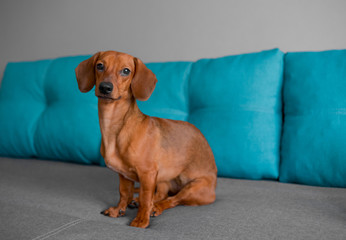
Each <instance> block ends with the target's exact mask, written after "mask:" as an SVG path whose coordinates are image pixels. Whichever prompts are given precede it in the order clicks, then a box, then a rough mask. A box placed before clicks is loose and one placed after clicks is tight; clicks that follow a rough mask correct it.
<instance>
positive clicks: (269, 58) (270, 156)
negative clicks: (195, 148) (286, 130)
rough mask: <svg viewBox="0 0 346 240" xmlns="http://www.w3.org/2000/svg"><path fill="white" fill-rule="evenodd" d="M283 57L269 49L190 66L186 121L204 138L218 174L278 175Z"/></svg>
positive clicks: (268, 176) (268, 177)
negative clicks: (212, 155)
mask: <svg viewBox="0 0 346 240" xmlns="http://www.w3.org/2000/svg"><path fill="white" fill-rule="evenodd" d="M283 55H284V54H283V53H282V52H281V51H280V50H278V49H274V50H269V51H263V52H259V53H251V54H242V55H236V56H227V57H223V58H217V59H202V60H199V61H197V62H196V63H194V64H193V67H192V70H191V76H190V85H189V93H190V108H191V113H190V115H189V121H190V122H191V123H193V124H195V125H196V126H197V127H198V128H199V129H200V130H201V131H202V133H203V134H204V135H205V137H206V138H207V140H208V142H209V144H210V146H211V148H212V150H213V153H214V156H215V159H216V164H217V167H218V174H219V176H222V177H233V178H247V179H277V178H278V176H279V148H280V135H281V123H282V121H281V120H282V119H281V117H282V112H281V87H282V75H283Z"/></svg>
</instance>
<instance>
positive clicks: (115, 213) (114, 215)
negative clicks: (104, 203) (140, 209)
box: [101, 207, 125, 218]
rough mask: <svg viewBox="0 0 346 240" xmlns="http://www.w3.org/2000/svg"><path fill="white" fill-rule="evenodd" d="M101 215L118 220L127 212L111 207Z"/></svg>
mask: <svg viewBox="0 0 346 240" xmlns="http://www.w3.org/2000/svg"><path fill="white" fill-rule="evenodd" d="M101 214H103V215H105V216H108V217H112V218H117V217H122V216H124V215H125V210H122V209H120V208H118V207H110V208H108V209H106V210H104V211H102V212H101Z"/></svg>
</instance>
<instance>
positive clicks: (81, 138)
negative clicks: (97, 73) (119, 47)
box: [0, 56, 101, 164]
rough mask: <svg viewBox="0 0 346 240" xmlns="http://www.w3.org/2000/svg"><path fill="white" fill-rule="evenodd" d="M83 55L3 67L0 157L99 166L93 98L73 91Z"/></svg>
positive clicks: (95, 100)
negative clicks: (33, 158) (76, 68)
mask: <svg viewBox="0 0 346 240" xmlns="http://www.w3.org/2000/svg"><path fill="white" fill-rule="evenodd" d="M84 59H86V57H85V56H78V57H65V58H58V59H54V60H45V61H36V62H21V63H9V64H8V66H7V68H6V70H5V73H4V78H3V81H2V86H1V91H0V102H1V104H0V114H1V116H2V117H1V118H0V132H1V133H2V134H0V142H1V144H0V155H1V156H11V157H21V158H28V157H38V158H44V159H54V160H61V161H71V162H78V163H85V164H98V163H100V159H101V156H100V151H99V147H100V141H101V138H100V130H99V127H98V115H97V99H96V98H95V97H94V96H93V93H92V92H89V93H86V94H82V93H80V92H79V90H78V87H77V82H76V79H75V73H74V68H75V67H76V66H77V65H78V64H79V63H80V62H81V61H83V60H84Z"/></svg>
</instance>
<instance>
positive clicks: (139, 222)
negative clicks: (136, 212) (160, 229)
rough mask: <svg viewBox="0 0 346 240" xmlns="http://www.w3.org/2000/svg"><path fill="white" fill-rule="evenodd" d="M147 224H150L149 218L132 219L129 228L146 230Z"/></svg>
mask: <svg viewBox="0 0 346 240" xmlns="http://www.w3.org/2000/svg"><path fill="white" fill-rule="evenodd" d="M149 222H150V218H149V217H145V218H140V217H136V218H135V219H133V221H132V222H131V224H130V226H131V227H139V228H146V227H148V226H149Z"/></svg>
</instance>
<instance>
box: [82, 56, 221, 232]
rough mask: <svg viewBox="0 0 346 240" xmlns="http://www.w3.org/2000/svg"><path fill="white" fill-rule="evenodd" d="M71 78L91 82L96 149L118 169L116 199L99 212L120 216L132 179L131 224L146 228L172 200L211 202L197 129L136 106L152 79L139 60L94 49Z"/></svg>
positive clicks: (205, 148)
mask: <svg viewBox="0 0 346 240" xmlns="http://www.w3.org/2000/svg"><path fill="white" fill-rule="evenodd" d="M76 77H77V81H78V87H79V89H80V91H81V92H88V91H90V90H91V89H92V88H93V87H94V85H95V86H96V88H95V95H96V96H97V97H98V110H99V119H100V128H101V134H102V143H101V154H102V156H103V158H104V159H105V163H106V165H107V166H108V167H109V168H110V169H112V170H114V171H116V172H118V173H119V179H120V184H119V192H120V200H119V203H118V205H117V206H115V207H110V208H108V209H107V210H105V211H103V212H102V214H104V215H106V216H109V217H119V216H123V215H124V214H125V210H126V208H127V206H128V205H129V204H131V203H132V204H133V203H134V202H133V199H134V198H133V194H134V192H135V188H134V182H139V183H140V188H139V198H138V201H139V207H138V213H137V216H136V218H135V219H134V220H133V221H132V222H131V224H130V225H131V226H134V227H141V228H146V227H147V226H148V225H149V221H150V216H158V215H160V214H161V213H162V211H164V210H165V209H168V208H173V207H175V206H177V205H189V206H197V205H204V204H210V203H212V202H214V201H215V188H216V174H217V169H216V165H215V160H214V156H213V153H212V150H211V148H210V146H209V144H208V142H207V140H206V139H205V138H204V136H203V135H202V133H201V132H200V131H199V130H198V129H197V128H196V127H195V126H193V125H192V124H190V123H188V122H184V121H174V120H168V119H162V118H156V117H149V116H147V115H145V114H143V113H142V112H141V111H140V110H139V108H138V106H137V103H136V99H137V100H141V101H145V100H147V99H148V98H149V97H150V95H151V94H152V92H153V91H154V88H155V85H156V82H157V79H156V77H155V75H154V73H153V72H152V71H150V70H149V69H148V68H147V67H146V66H145V65H144V64H143V62H142V61H141V60H139V59H138V58H135V57H132V56H130V55H128V54H125V53H120V52H114V51H107V52H98V53H96V54H95V55H94V56H92V57H91V58H89V59H87V60H85V61H83V62H81V63H80V64H79V65H78V67H77V68H76Z"/></svg>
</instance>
